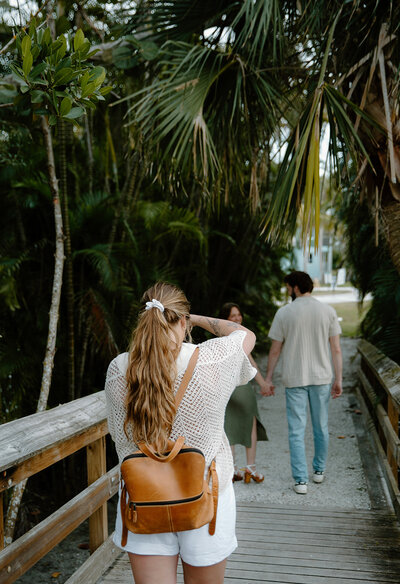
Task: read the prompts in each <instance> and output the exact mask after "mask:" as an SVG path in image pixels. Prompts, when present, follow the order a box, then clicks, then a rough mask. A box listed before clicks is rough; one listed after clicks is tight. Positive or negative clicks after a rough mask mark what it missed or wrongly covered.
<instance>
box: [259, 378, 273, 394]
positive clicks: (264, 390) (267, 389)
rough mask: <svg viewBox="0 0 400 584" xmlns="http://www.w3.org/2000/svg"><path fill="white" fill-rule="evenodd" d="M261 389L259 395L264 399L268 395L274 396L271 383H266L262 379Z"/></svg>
mask: <svg viewBox="0 0 400 584" xmlns="http://www.w3.org/2000/svg"><path fill="white" fill-rule="evenodd" d="M260 388H261V395H263V396H264V397H268V396H270V395H275V385H273V383H272V381H267V380H266V379H264V381H263V383H262V385H260Z"/></svg>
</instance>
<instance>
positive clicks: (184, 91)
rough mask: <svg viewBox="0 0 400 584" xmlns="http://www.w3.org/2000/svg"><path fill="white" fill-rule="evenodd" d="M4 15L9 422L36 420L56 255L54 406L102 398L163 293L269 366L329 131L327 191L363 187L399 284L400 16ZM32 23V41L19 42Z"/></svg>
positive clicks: (389, 10) (92, 5)
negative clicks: (146, 305) (108, 377)
mask: <svg viewBox="0 0 400 584" xmlns="http://www.w3.org/2000/svg"><path fill="white" fill-rule="evenodd" d="M35 6H36V5H35ZM38 8H40V3H39V4H38ZM2 9H3V13H2V14H3V22H2V24H1V27H0V43H1V45H2V46H3V47H4V50H2V54H1V60H0V67H1V73H2V80H1V83H0V106H1V107H0V163H1V167H0V182H1V187H2V194H3V196H2V213H1V218H0V222H1V224H0V227H1V231H0V254H1V259H0V299H1V302H0V319H1V323H2V324H1V326H2V330H1V335H2V337H1V339H0V341H1V344H0V359H1V360H0V383H1V410H0V420H1V421H5V420H8V419H11V418H15V417H19V416H21V415H26V414H28V413H31V412H32V411H34V410H35V407H36V402H37V399H38V395H39V389H40V387H41V381H40V380H41V378H42V363H43V359H44V356H45V351H47V350H46V338H48V329H49V310H50V306H54V307H56V308H57V302H56V301H55V295H54V274H55V272H56V270H55V267H54V256H55V253H56V254H57V253H60V250H61V246H62V255H63V256H64V257H65V262H64V265H63V270H62V266H61V270H59V272H58V277H61V274H60V271H61V273H62V291H61V304H60V306H59V309H57V310H56V312H57V318H59V320H58V322H55V325H56V328H57V339H56V347H57V351H56V353H55V357H54V370H53V376H52V381H51V391H50V396H49V405H54V404H56V403H59V402H62V401H65V400H68V399H73V398H76V397H79V396H80V395H84V394H86V393H89V392H91V391H95V390H98V389H101V388H102V386H103V380H104V374H105V369H106V366H107V363H108V361H109V360H110V358H111V357H112V356H113V355H115V354H116V353H117V352H119V351H121V350H124V349H125V348H126V345H127V343H128V341H129V334H130V331H131V329H132V326H133V325H134V322H135V315H136V313H137V308H138V303H139V299H140V296H141V293H142V292H143V290H144V289H145V288H146V287H147V286H148V285H149V284H151V283H152V282H154V280H157V279H167V280H170V281H173V282H176V283H178V284H180V285H181V286H182V287H183V288H184V289H185V291H186V292H187V294H188V297H189V298H190V300H191V301H192V306H193V309H194V310H195V311H197V312H208V313H213V314H216V313H217V312H218V309H219V306H220V305H221V303H223V302H225V301H228V300H230V301H236V302H239V303H240V304H241V306H242V307H243V309H244V312H245V316H246V322H247V324H248V325H249V326H252V327H254V328H255V329H256V330H257V332H258V334H259V341H260V344H261V346H262V347H263V348H264V347H265V344H264V342H265V339H266V333H267V330H268V326H269V323H270V320H271V317H272V315H273V313H274V311H275V308H274V301H275V300H276V299H278V298H279V297H280V284H281V281H282V272H281V259H282V257H284V256H287V257H289V262H290V255H288V254H289V251H288V249H289V248H288V247H287V245H286V244H287V242H288V241H290V237H291V235H292V233H293V229H294V228H295V225H296V221H297V220H298V219H300V221H302V225H303V230H302V231H303V236H304V238H306V237H307V235H308V233H309V232H310V231H312V229H313V228H315V229H316V231H317V232H318V227H319V206H320V199H321V191H322V190H323V189H322V185H321V184H320V177H319V159H318V156H319V145H320V140H321V139H322V134H323V132H324V129H325V127H326V124H327V123H328V124H329V126H330V138H329V147H330V159H331V169H332V174H331V179H332V181H336V188H337V189H339V190H340V189H342V186H346V184H347V185H350V184H352V187H351V188H349V187H348V188H347V190H346V189H343V190H341V193H342V196H343V199H342V200H343V205H344V207H346V205H347V206H348V207H346V208H348V209H350V211H349V212H350V213H352V214H353V215H354V220H356V217H361V216H363V217H364V215H362V213H364V211H362V212H361V211H360V213H361V214H360V215H359V207H358V206H357V205H356V204H355V202H354V201H358V200H359V199H360V197H361V196H363V197H364V198H365V200H366V201H369V200H370V199H371V197H372V200H373V201H374V204H375V199H376V192H378V194H379V206H380V213H379V220H380V221H385V225H386V228H385V229H381V233H382V237H381V239H380V248H379V249H380V250H384V249H386V250H389V252H388V251H382V253H385V254H387V253H389V254H390V257H391V259H390V260H388V261H391V262H393V265H395V266H397V268H396V269H394V268H393V267H392V266H387V269H386V268H385V269H386V271H385V274H387V273H390V270H392V272H393V274H395V275H396V274H397V273H398V270H399V262H398V257H397V252H398V249H399V248H400V246H397V245H396V241H397V239H396V238H397V230H398V227H399V221H397V222H396V221H394V220H393V219H394V218H396V217H397V215H396V214H397V213H398V206H399V204H398V184H399V180H400V177H397V182H396V176H397V175H396V173H397V172H398V170H396V169H397V166H396V164H395V159H396V156H398V135H397V133H396V132H398V128H399V127H400V126H399V124H397V125H396V120H398V118H396V116H398V114H397V113H396V112H398V109H396V106H397V105H398V91H397V89H398V85H397V84H398V76H397V74H396V73H395V72H396V71H397V70H398V64H399V43H398V37H397V36H396V35H394V36H391V35H392V33H394V32H395V29H396V27H397V26H398V23H399V22H400V18H399V5H398V3H392V2H387V1H383V0H381V1H380V0H378V1H376V0H366V1H365V2H361V1H358V0H357V1H356V2H353V1H351V2H342V1H339V0H330V1H329V2H313V3H309V2H303V1H297V2H294V1H289V0H287V1H284V2H282V1H278V0H256V1H253V0H248V1H247V0H246V1H245V2H241V3H237V2H228V1H227V0H218V1H215V0H214V1H213V2H210V1H208V0H207V1H206V0H203V1H201V2H200V1H195V2H193V1H189V0H180V1H179V0H174V1H173V2H168V3H167V2H162V1H149V0H139V1H137V2H132V3H129V2H118V1H117V0H113V1H111V2H109V3H108V4H107V8H106V6H105V4H104V3H102V2H97V1H96V0H90V1H87V2H83V3H79V4H75V3H73V2H71V1H70V0H64V1H60V2H57V4H55V3H53V2H47V3H46V6H45V8H44V9H43V10H42V11H40V10H39V12H38V14H37V17H36V19H33V20H31V17H30V15H28V14H23V12H21V11H20V12H18V11H15V12H13V11H12V9H8V8H4V7H2ZM19 19H21V22H20V24H21V25H25V24H29V21H30V20H31V22H30V26H28V27H26V29H25V28H23V27H22V26H19V27H17V30H18V31H19V34H18V36H17V39H16V42H11V39H12V34H13V29H14V28H15V24H14V23H15V21H17V22H18V20H19ZM82 31H83V33H84V34H82ZM8 43H10V44H9V45H8ZM96 48H97V51H96ZM382 63H383V65H382ZM382 67H383V69H382ZM384 71H386V77H383V72H384ZM388 108H389V113H390V111H392V115H391V116H389V118H388V117H387V115H386V114H387V112H388ZM85 112H87V113H86V114H85ZM382 112H383V113H382ZM389 119H391V125H390V123H389V122H388V120H389ZM44 125H48V127H49V132H50V135H51V138H52V147H53V150H54V155H55V163H56V164H55V172H56V180H53V181H52V180H51V172H50V170H51V165H49V147H48V144H47V143H46V139H45V136H44V134H43V126H44ZM281 158H282V160H281V162H280V163H279V160H280V159H281ZM348 177H349V178H348ZM356 177H357V180H356V181H354V179H355V178H356ZM53 178H54V177H53ZM57 189H58V191H57ZM376 189H378V191H376ZM325 190H326V189H324V191H325ZM351 201H353V203H351ZM59 203H61V209H62V231H63V234H64V237H63V238H61V239H62V241H60V237H58V236H57V232H56V231H55V224H54V214H55V213H56V205H57V204H59ZM360 220H361V219H360ZM263 228H265V231H264V232H263V235H261V230H262V229H263ZM349 229H352V228H351V227H349ZM267 235H269V239H268V240H266V236H267ZM367 237H369V238H370V239H369V244H372V243H371V242H373V238H374V235H373V233H372V232H369V233H368V235H367ZM384 240H386V241H387V243H384ZM57 245H58V246H59V247H58V248H57ZM280 245H284V247H280ZM358 245H359V243H358V241H356V239H355V238H353V239H351V238H350V251H351V253H354V254H356V253H358V252H357V249H358V248H357V246H358ZM363 245H365V242H364V243H363ZM57 249H58V251H57ZM379 253H381V251H380V252H379ZM289 262H287V264H288V263H289ZM353 264H354V266H356V262H353ZM384 265H385V266H386V264H384V263H382V264H379V267H380V268H382V269H383V266H384ZM363 269H364V268H363V267H362V266H361V264H358V267H357V268H355V271H354V279H355V280H354V281H356V280H357V278H358V277H361V276H362V275H363V274H362V270H363ZM357 270H361V272H360V274H361V275H357V276H356V274H359V272H358V271H357ZM378 280H379V279H378ZM378 280H377V279H376V278H375V279H372V280H371V282H370V283H369V284H368V286H367V287H363V288H362V290H363V291H364V290H372V291H375V290H377V285H378V284H377V281H378ZM379 282H381V280H379ZM377 295H379V293H377ZM394 302H397V300H396V299H394ZM379 310H380V309H379ZM371 315H372V313H371ZM371 315H370V320H369V322H370V329H371V331H372V333H371V334H372V336H371V335H370V338H377V337H374V336H373V335H374V334H376V330H375V329H374V327H375V328H376V327H377V318H378V317H377V318H372V316H371ZM371 327H372V328H371ZM368 330H369V329H368ZM365 332H367V328H365ZM368 334H370V333H368ZM48 352H51V351H48ZM391 354H392V355H394V353H393V352H392V353H391Z"/></svg>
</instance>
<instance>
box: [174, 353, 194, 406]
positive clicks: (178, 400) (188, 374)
mask: <svg viewBox="0 0 400 584" xmlns="http://www.w3.org/2000/svg"><path fill="white" fill-rule="evenodd" d="M198 358H199V347H196V348H195V350H194V351H193V354H192V356H191V357H190V360H189V363H188V366H187V368H186V371H185V375H184V376H183V377H182V381H181V383H180V386H179V387H178V391H177V392H176V394H175V405H176V411H178V408H179V404H180V403H181V401H182V398H183V396H184V394H185V391H186V388H187V386H188V385H189V381H190V380H191V378H192V375H193V371H194V368H195V367H196V363H197V359H198Z"/></svg>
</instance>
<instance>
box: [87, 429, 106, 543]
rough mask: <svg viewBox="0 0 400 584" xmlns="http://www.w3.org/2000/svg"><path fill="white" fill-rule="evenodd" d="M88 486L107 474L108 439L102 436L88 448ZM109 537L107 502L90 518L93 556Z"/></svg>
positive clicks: (90, 539)
mask: <svg viewBox="0 0 400 584" xmlns="http://www.w3.org/2000/svg"><path fill="white" fill-rule="evenodd" d="M86 466H87V476H88V485H91V484H92V483H94V482H96V481H97V479H99V478H100V477H101V476H103V475H104V474H106V472H107V467H106V439H105V436H102V437H101V438H100V439H99V440H96V441H95V442H92V443H91V444H89V445H88V446H87V447H86ZM107 537H108V520H107V502H105V503H104V504H103V505H102V506H101V507H99V508H98V509H97V511H95V512H94V513H93V515H91V516H90V517H89V549H90V553H91V554H92V553H93V552H94V551H95V550H97V548H98V547H99V546H101V545H102V544H103V543H104V542H105V541H106V539H107Z"/></svg>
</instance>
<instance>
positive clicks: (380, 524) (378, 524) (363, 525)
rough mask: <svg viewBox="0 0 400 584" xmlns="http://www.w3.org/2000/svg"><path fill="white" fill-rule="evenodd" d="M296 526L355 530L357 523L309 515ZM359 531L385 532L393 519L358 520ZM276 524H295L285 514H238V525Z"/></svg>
mask: <svg viewBox="0 0 400 584" xmlns="http://www.w3.org/2000/svg"><path fill="white" fill-rule="evenodd" d="M295 520H296V525H297V524H300V523H301V522H303V523H306V524H307V525H309V526H314V525H316V526H320V527H324V526H327V527H335V528H337V529H341V528H343V529H354V525H355V521H354V518H350V519H349V520H346V518H336V517H331V516H330V515H329V514H321V515H320V516H319V517H313V516H311V517H307V515H297V516H295ZM356 521H357V526H358V529H364V530H366V531H368V530H370V529H377V528H379V529H382V530H385V529H386V527H387V526H388V525H392V523H393V518H392V519H391V520H389V519H387V520H382V519H381V518H379V517H377V518H371V519H370V520H369V521H367V520H365V519H357V520H356ZM275 523H280V524H290V523H293V516H292V515H289V516H287V515H285V514H284V513H283V512H282V513H281V514H277V513H270V512H269V510H267V511H266V512H264V513H258V512H253V513H251V512H246V513H238V514H237V524H238V525H241V524H243V525H244V526H245V525H248V526H257V525H258V524H260V525H271V524H275Z"/></svg>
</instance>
